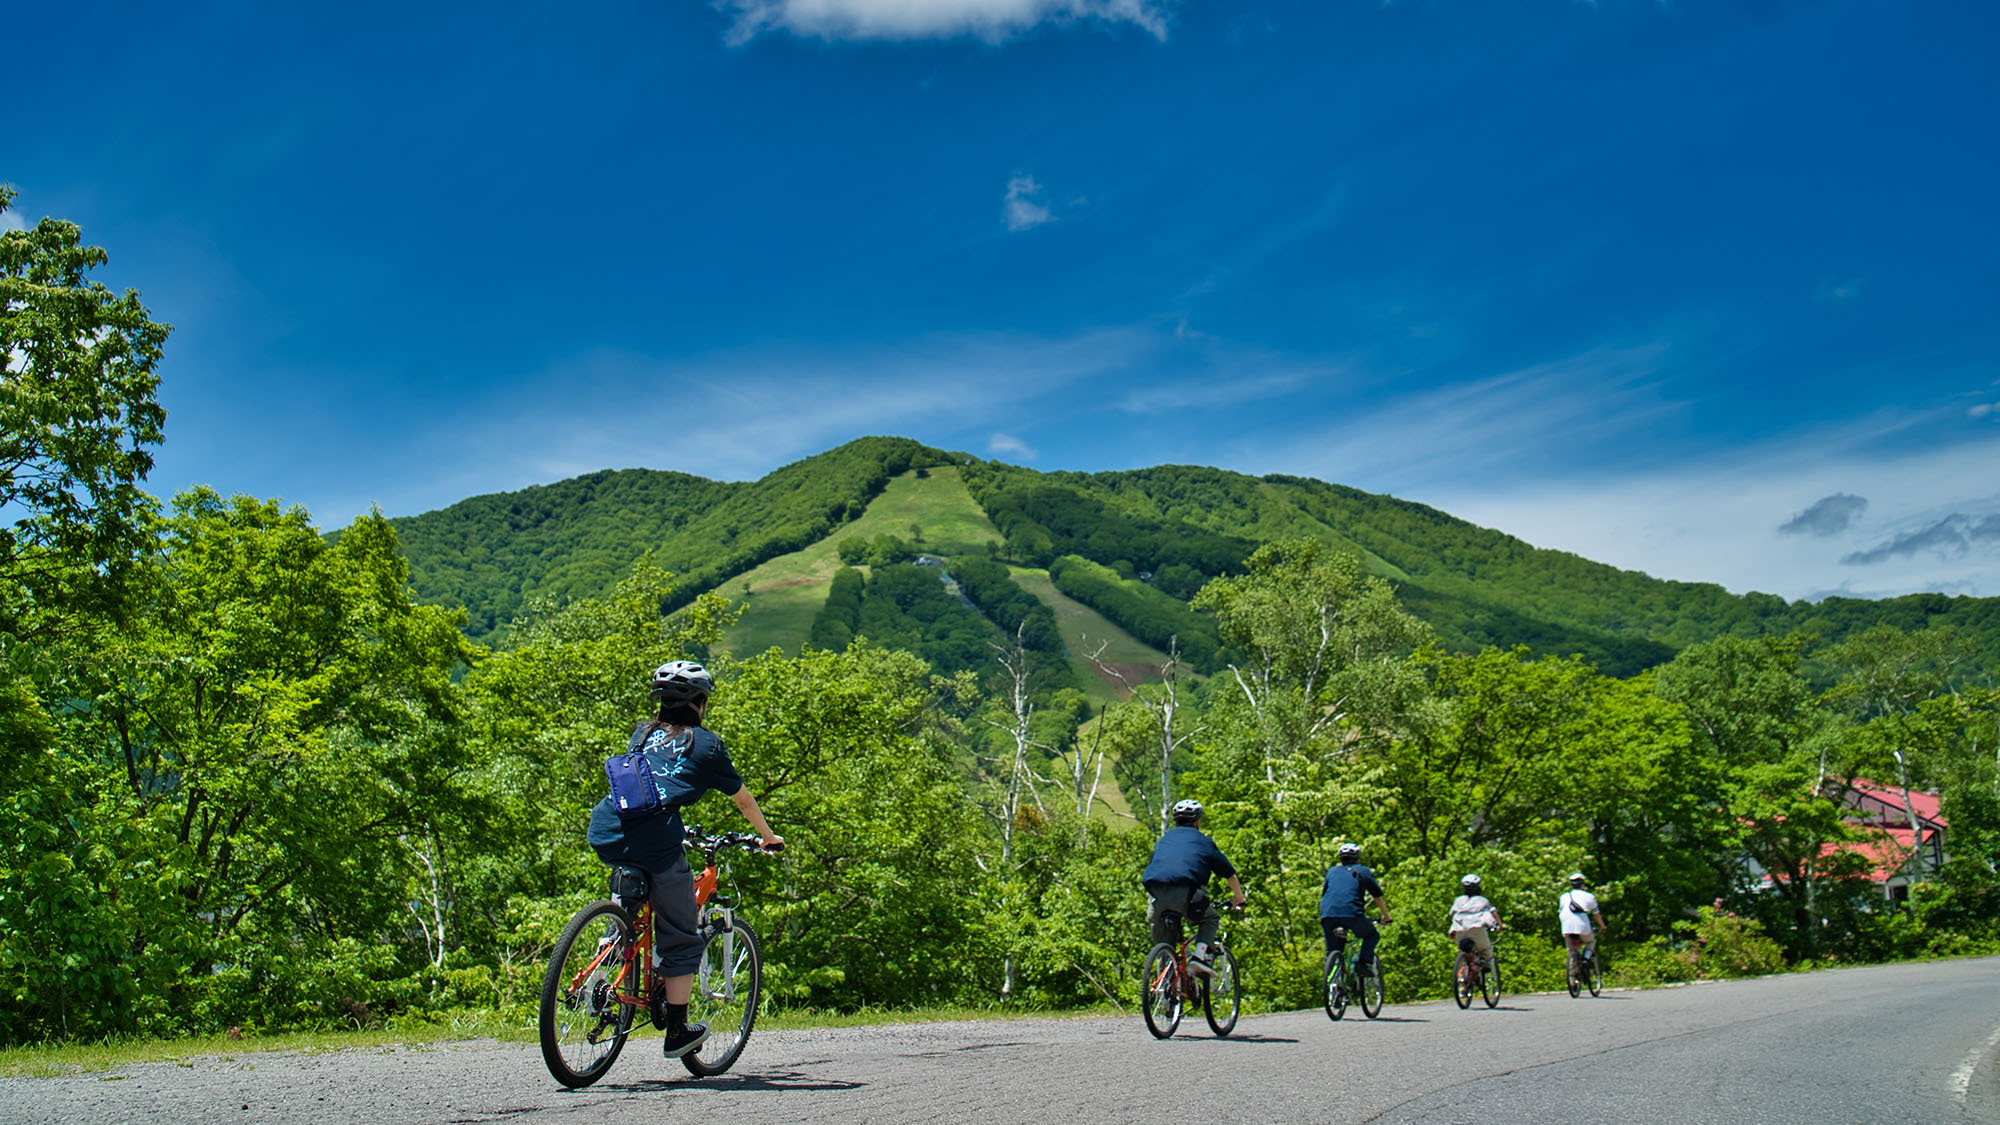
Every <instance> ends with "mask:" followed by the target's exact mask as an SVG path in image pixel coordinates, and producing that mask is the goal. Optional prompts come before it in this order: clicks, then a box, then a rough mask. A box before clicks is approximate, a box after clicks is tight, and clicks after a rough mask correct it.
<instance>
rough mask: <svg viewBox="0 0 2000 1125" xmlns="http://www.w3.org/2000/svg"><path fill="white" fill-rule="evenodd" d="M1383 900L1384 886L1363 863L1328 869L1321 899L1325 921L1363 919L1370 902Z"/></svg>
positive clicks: (1320, 909) (1320, 913) (1320, 914)
mask: <svg viewBox="0 0 2000 1125" xmlns="http://www.w3.org/2000/svg"><path fill="white" fill-rule="evenodd" d="M1381 897H1382V884H1380V883H1377V882H1376V881H1375V873H1374V872H1373V871H1370V870H1368V865H1367V864H1363V863H1346V864H1336V865H1334V866H1333V867H1330V868H1328V869H1327V872H1326V881H1325V883H1324V889H1323V890H1321V891H1320V896H1319V916H1320V917H1322V918H1359V917H1361V916H1362V912H1363V911H1364V910H1365V909H1367V903H1368V900H1369V899H1370V898H1381Z"/></svg>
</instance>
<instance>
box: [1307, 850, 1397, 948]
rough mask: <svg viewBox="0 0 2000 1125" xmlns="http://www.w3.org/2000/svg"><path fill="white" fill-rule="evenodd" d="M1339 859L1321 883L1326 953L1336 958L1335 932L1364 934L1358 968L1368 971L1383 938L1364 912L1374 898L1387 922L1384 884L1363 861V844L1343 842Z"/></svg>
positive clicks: (1376, 905) (1383, 918) (1321, 912)
mask: <svg viewBox="0 0 2000 1125" xmlns="http://www.w3.org/2000/svg"><path fill="white" fill-rule="evenodd" d="M1339 854H1340V862H1339V863H1338V864H1335V865H1334V866H1333V867H1330V868H1328V869H1327V872H1326V879H1325V880H1324V881H1323V882H1322V883H1321V885H1320V896H1319V928H1320V931H1321V932H1322V933H1323V934H1324V935H1325V937H1326V955H1327V958H1328V960H1329V961H1331V959H1332V957H1333V931H1334V930H1336V929H1344V930H1346V931H1347V932H1349V933H1352V934H1360V935H1361V955H1360V956H1359V957H1358V958H1356V959H1355V962H1354V964H1355V967H1356V968H1357V969H1359V970H1360V971H1361V972H1364V973H1365V972H1367V971H1369V970H1368V968H1367V966H1368V963H1369V962H1370V961H1372V960H1374V958H1375V943H1376V942H1378V941H1380V940H1382V932H1381V931H1380V930H1377V929H1376V928H1375V923H1373V922H1371V921H1369V920H1368V918H1367V915H1365V914H1364V913H1363V911H1365V910H1366V909H1367V908H1368V907H1367V900H1368V899H1370V898H1372V899H1374V900H1375V908H1376V909H1377V910H1379V911H1381V913H1382V923H1383V925H1387V924H1388V923H1389V921H1390V918H1389V901H1388V900H1387V899H1385V898H1383V897H1382V884H1380V883H1378V882H1376V881H1375V873H1374V872H1373V871H1370V870H1369V869H1368V867H1367V866H1366V865H1365V864H1363V863H1362V862H1361V845H1360V844H1355V843H1346V844H1342V845H1340V853H1339Z"/></svg>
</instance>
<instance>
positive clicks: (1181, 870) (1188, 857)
mask: <svg viewBox="0 0 2000 1125" xmlns="http://www.w3.org/2000/svg"><path fill="white" fill-rule="evenodd" d="M1235 874H1236V868H1235V867H1234V866H1233V865H1231V864H1230V862H1229V860H1228V859H1226V858H1224V856H1223V854H1222V849H1221V848H1218V847H1216V846H1215V841H1214V840H1211V839H1209V838H1208V836H1207V834H1206V833H1204V832H1202V830H1201V829H1199V828H1196V827H1194V826H1193V825H1191V824H1177V825H1175V826H1174V827H1172V828H1169V829H1167V830H1166V832H1164V833H1162V834H1161V836H1160V842H1159V843H1157V844H1155V845H1153V861H1152V862H1151V863H1148V864H1147V865H1146V873H1145V874H1144V875H1141V876H1140V877H1139V878H1140V880H1141V881H1142V882H1145V883H1149V884H1150V883H1193V884H1194V885H1195V886H1197V887H1205V886H1207V885H1208V877H1209V876H1210V875H1220V876H1222V877H1223V878H1225V879H1227V878H1230V877H1231V876H1233V875H1235Z"/></svg>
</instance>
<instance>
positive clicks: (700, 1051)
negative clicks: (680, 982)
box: [681, 918, 764, 1078]
mask: <svg viewBox="0 0 2000 1125" xmlns="http://www.w3.org/2000/svg"><path fill="white" fill-rule="evenodd" d="M763 996H764V959H763V957H762V956H761V955H760V954H759V953H758V952H757V933H756V931H754V930H752V929H751V928H750V923H748V922H745V921H744V920H743V919H741V918H731V919H730V920H729V927H728V928H727V929H718V930H716V931H715V933H713V934H711V935H709V939H708V944H707V945H706V946H703V947H702V951H701V964H700V965H699V966H697V967H696V968H695V971H694V991H693V993H692V994H690V995H689V997H688V1019H689V1020H692V1021H696V1022H699V1023H705V1024H707V1025H708V1039H707V1040H706V1041H704V1042H703V1043H702V1045H701V1046H700V1047H698V1048H696V1049H695V1050H692V1051H689V1052H688V1053H687V1054H685V1055H682V1056H681V1065H682V1066H684V1067H686V1068H687V1071H688V1073H689V1074H692V1075H694V1076H695V1077H696V1078H711V1077H713V1076H715V1075H718V1074H721V1073H722V1072H723V1071H725V1070H728V1069H729V1068H730V1067H732V1066H735V1065H736V1060H737V1059H739V1058H741V1057H742V1056H743V1048H744V1047H745V1046H746V1045H748V1044H749V1042H750V1029H751V1028H752V1027H754V1026H756V1023H757V1002H758V1001H759V1000H761V999H763Z"/></svg>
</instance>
